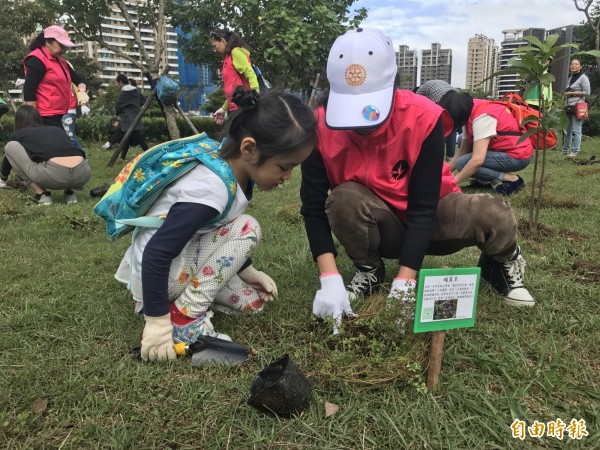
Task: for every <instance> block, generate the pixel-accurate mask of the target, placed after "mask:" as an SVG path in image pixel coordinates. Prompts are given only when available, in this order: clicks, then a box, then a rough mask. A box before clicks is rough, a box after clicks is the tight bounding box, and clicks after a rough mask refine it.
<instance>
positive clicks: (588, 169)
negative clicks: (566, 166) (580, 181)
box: [575, 166, 600, 177]
mask: <svg viewBox="0 0 600 450" xmlns="http://www.w3.org/2000/svg"><path fill="white" fill-rule="evenodd" d="M597 173H600V166H596V167H586V168H585V169H579V170H578V171H577V172H575V174H576V175H578V176H581V177H585V176H588V175H595V174H597Z"/></svg>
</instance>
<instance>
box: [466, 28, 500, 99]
mask: <svg viewBox="0 0 600 450" xmlns="http://www.w3.org/2000/svg"><path fill="white" fill-rule="evenodd" d="M497 70H498V46H497V45H496V43H495V41H494V40H493V39H490V38H488V37H487V36H484V35H483V34H476V35H475V37H472V38H470V39H469V45H468V47H467V75H466V81H465V88H466V89H467V90H469V91H472V92H474V91H483V92H485V93H486V94H488V95H495V93H496V89H497V79H496V78H490V79H488V77H489V76H490V75H491V74H493V73H494V72H496V71H497Z"/></svg>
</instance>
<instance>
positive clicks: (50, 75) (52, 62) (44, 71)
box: [23, 25, 88, 128]
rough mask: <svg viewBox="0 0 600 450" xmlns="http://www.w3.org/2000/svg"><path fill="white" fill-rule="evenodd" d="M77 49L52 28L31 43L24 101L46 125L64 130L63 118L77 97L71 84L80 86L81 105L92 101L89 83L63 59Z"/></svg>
mask: <svg viewBox="0 0 600 450" xmlns="http://www.w3.org/2000/svg"><path fill="white" fill-rule="evenodd" d="M73 46H75V44H74V43H73V42H71V40H70V39H69V35H68V34H67V32H66V31H65V30H64V29H63V28H61V27H59V26H57V25H52V26H50V27H48V28H46V29H45V30H44V31H43V32H42V33H40V34H39V35H38V36H37V37H36V38H35V39H34V40H33V41H32V42H31V44H30V46H29V49H30V50H31V52H30V53H29V54H28V55H27V56H26V57H25V59H24V60H23V65H24V66H25V84H24V86H23V99H24V102H25V104H26V105H31V106H33V107H35V108H36V109H37V110H38V112H39V113H40V115H41V116H42V120H43V121H44V125H51V126H56V127H60V128H63V125H62V122H61V119H62V117H63V116H64V115H65V114H67V113H68V111H69V105H70V104H71V97H72V95H73V93H72V91H71V83H74V84H75V85H76V86H77V99H78V101H79V102H80V104H84V103H85V102H87V100H88V96H87V93H86V91H87V88H86V85H85V80H84V79H83V78H82V77H80V76H79V75H77V74H76V73H75V72H74V71H73V69H72V68H71V67H70V66H69V65H68V64H67V62H66V61H65V60H64V59H63V58H62V56H61V55H62V54H64V52H65V51H66V50H67V49H68V48H70V47H73ZM84 100H85V101H84Z"/></svg>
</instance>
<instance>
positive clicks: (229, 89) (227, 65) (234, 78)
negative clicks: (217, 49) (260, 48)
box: [221, 53, 250, 112]
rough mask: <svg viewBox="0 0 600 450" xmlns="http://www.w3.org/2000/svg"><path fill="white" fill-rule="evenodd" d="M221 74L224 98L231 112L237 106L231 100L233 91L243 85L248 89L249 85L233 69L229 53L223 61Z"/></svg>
mask: <svg viewBox="0 0 600 450" xmlns="http://www.w3.org/2000/svg"><path fill="white" fill-rule="evenodd" d="M248 62H250V56H248ZM221 74H222V76H223V92H225V98H226V99H227V103H229V112H233V111H235V110H236V109H237V108H238V107H237V105H236V104H235V103H233V101H232V100H231V96H232V95H233V90H234V89H235V88H236V87H238V86H240V85H243V86H244V87H246V89H250V83H249V82H248V80H247V79H246V77H243V76H242V75H240V73H239V72H238V71H237V70H236V69H235V66H234V65H233V58H232V57H231V53H229V54H228V55H227V56H226V57H225V59H224V60H223V68H222V69H221Z"/></svg>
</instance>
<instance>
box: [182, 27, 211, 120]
mask: <svg viewBox="0 0 600 450" xmlns="http://www.w3.org/2000/svg"><path fill="white" fill-rule="evenodd" d="M176 31H177V37H178V38H180V37H181V38H183V39H185V38H187V37H188V36H187V35H186V34H184V33H183V32H182V31H181V29H180V28H179V27H177V29H176ZM177 64H178V66H179V87H180V91H179V93H180V98H179V101H180V104H181V108H182V109H183V110H184V111H201V110H202V106H203V105H204V103H206V97H207V96H208V95H210V94H212V93H213V92H214V91H215V90H216V89H217V88H218V86H217V85H216V84H215V83H214V81H213V79H212V74H211V70H210V67H209V66H208V65H206V64H202V65H201V66H197V65H195V64H190V63H188V62H186V61H185V58H184V56H183V51H182V50H181V47H180V46H177Z"/></svg>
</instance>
